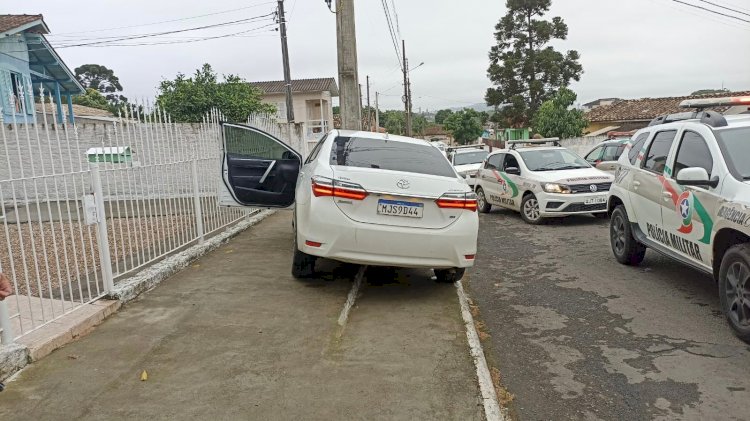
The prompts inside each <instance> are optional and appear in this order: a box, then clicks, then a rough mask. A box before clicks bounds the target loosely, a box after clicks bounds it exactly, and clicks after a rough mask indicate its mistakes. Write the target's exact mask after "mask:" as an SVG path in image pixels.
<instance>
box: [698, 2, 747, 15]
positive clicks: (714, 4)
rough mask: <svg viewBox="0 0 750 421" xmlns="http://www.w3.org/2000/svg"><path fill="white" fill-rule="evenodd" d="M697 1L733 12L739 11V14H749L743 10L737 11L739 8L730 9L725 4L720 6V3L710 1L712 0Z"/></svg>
mask: <svg viewBox="0 0 750 421" xmlns="http://www.w3.org/2000/svg"><path fill="white" fill-rule="evenodd" d="M698 1H700V2H703V3H706V4H710V5H711V6H714V7H718V8H720V9H724V10H729V11H732V12H735V13H739V14H741V15H745V16H750V13H745V12H742V11H739V10H736V9H732V8H730V7H727V6H722V5H720V4H716V3H712V2H710V1H707V0H698Z"/></svg>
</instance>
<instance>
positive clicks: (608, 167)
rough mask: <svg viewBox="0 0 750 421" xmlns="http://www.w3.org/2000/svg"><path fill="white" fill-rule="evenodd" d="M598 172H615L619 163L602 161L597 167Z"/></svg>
mask: <svg viewBox="0 0 750 421" xmlns="http://www.w3.org/2000/svg"><path fill="white" fill-rule="evenodd" d="M595 167H596V169H597V170H600V171H614V170H615V168H616V167H617V162H615V161H602V162H600V163H598V164H596V165H595Z"/></svg>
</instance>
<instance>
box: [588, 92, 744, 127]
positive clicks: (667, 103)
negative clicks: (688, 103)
mask: <svg viewBox="0 0 750 421" xmlns="http://www.w3.org/2000/svg"><path fill="white" fill-rule="evenodd" d="M747 95H750V91H740V92H722V93H718V94H708V95H693V96H675V97H666V98H641V99H627V100H623V101H620V102H617V103H615V104H610V105H602V106H600V107H597V108H594V109H593V110H591V111H589V112H588V113H586V118H587V119H588V120H589V121H591V122H597V121H633V120H651V119H653V118H655V117H658V116H660V115H664V114H673V113H679V112H685V111H688V110H686V109H684V108H680V102H682V101H683V100H686V99H695V98H723V97H729V96H747ZM727 108H728V107H716V108H715V110H716V111H725V110H726V109H727Z"/></svg>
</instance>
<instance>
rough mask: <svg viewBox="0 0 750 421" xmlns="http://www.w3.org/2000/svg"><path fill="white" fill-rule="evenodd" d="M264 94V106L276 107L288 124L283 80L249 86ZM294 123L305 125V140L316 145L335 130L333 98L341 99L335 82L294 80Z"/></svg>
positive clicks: (326, 79)
mask: <svg viewBox="0 0 750 421" xmlns="http://www.w3.org/2000/svg"><path fill="white" fill-rule="evenodd" d="M250 85H252V86H254V87H256V88H258V89H260V90H261V91H262V92H263V99H262V102H263V103H265V104H272V105H274V106H276V110H277V117H278V119H279V120H280V121H286V90H285V84H284V81H283V80H276V81H268V82H250ZM292 96H293V107H294V120H295V121H296V122H302V123H305V127H306V128H307V129H306V130H307V132H306V136H305V137H306V140H307V141H309V142H311V141H317V140H319V139H320V137H321V136H323V134H325V133H326V132H327V131H328V130H331V129H332V128H333V104H332V98H333V97H338V96H339V88H338V85H337V84H336V79H334V78H332V77H329V78H318V79H296V80H292Z"/></svg>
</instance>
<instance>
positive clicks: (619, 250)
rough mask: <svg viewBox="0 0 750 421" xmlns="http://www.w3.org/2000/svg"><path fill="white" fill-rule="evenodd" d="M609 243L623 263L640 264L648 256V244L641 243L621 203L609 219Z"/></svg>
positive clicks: (619, 260) (616, 257)
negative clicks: (636, 237) (634, 233)
mask: <svg viewBox="0 0 750 421" xmlns="http://www.w3.org/2000/svg"><path fill="white" fill-rule="evenodd" d="M609 243H610V245H611V246H612V253H613V254H614V255H615V259H617V261H618V262H620V263H622V264H623V265H629V266H638V265H640V264H641V262H643V258H644V257H646V246H645V245H643V244H641V243H639V242H638V240H636V239H635V237H634V236H633V231H632V229H631V228H630V219H628V213H627V211H625V207H624V206H622V205H619V206H617V207H616V208H615V210H614V212H612V218H611V219H610V221H609Z"/></svg>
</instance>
